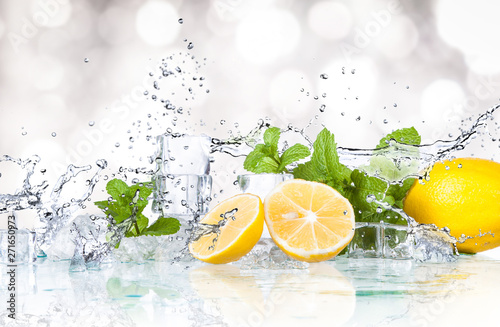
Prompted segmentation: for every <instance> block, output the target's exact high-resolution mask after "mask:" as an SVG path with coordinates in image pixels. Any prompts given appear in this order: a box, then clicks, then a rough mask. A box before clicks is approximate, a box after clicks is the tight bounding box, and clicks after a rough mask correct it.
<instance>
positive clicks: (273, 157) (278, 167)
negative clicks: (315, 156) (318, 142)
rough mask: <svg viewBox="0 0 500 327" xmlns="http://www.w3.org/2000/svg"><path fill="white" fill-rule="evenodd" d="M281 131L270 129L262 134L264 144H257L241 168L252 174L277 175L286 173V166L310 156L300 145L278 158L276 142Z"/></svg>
mask: <svg viewBox="0 0 500 327" xmlns="http://www.w3.org/2000/svg"><path fill="white" fill-rule="evenodd" d="M280 134H281V130H280V129H279V128H278V127H270V128H268V129H267V130H266V131H265V133H264V144H257V145H256V146H255V148H254V150H253V151H252V152H250V153H249V154H248V155H247V157H246V158H245V162H244V163H243V167H244V168H245V169H246V170H248V171H251V172H252V173H256V174H261V173H271V174H279V173H282V172H288V170H287V168H286V166H288V165H290V164H292V163H294V162H295V161H298V160H300V159H304V158H305V157H307V156H308V155H310V151H309V149H308V148H307V147H306V146H305V145H302V144H295V145H293V146H291V147H290V148H288V149H287V150H286V151H284V152H283V154H282V155H281V156H280V154H279V151H278V142H279V139H280Z"/></svg>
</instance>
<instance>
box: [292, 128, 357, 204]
mask: <svg viewBox="0 0 500 327" xmlns="http://www.w3.org/2000/svg"><path fill="white" fill-rule="evenodd" d="M350 175H351V170H350V169H349V168H347V167H346V166H344V165H343V164H341V163H340V161H339V156H338V153H337V144H336V143H335V137H334V135H333V134H332V133H330V131H328V129H326V128H324V129H323V130H322V131H321V132H320V133H319V134H318V136H317V138H316V141H314V144H313V153H312V156H311V160H310V161H309V162H306V163H305V164H300V165H298V167H297V168H295V169H294V170H293V176H294V177H295V178H300V179H305V180H309V181H316V182H320V183H324V184H328V185H330V186H332V187H333V188H335V189H336V190H337V191H339V192H340V193H341V194H342V195H344V196H345V194H346V192H347V189H348V187H349V185H350V184H351V177H350Z"/></svg>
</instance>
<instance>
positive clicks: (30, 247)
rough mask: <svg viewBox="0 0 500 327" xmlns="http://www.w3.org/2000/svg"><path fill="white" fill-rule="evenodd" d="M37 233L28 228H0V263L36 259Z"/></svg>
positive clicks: (14, 262)
mask: <svg viewBox="0 0 500 327" xmlns="http://www.w3.org/2000/svg"><path fill="white" fill-rule="evenodd" d="M35 239H36V234H35V233H34V232H32V231H29V230H27V229H11V230H7V229H1V230H0V263H4V264H22V263H32V262H34V261H36V252H35Z"/></svg>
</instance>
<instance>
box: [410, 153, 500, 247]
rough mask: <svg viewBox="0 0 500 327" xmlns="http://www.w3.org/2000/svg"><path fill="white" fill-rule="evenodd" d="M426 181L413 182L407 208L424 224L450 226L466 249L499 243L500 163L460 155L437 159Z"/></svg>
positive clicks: (494, 245) (461, 245)
mask: <svg viewBox="0 0 500 327" xmlns="http://www.w3.org/2000/svg"><path fill="white" fill-rule="evenodd" d="M429 177H430V179H429V180H428V181H425V182H424V183H422V182H419V181H418V180H417V181H415V183H414V184H413V185H412V187H411V188H410V190H409V191H408V194H407V195H406V198H405V200H404V207H403V209H404V211H405V212H406V213H407V214H408V215H410V216H411V217H413V218H415V220H416V221H417V222H419V223H422V224H435V225H436V226H438V227H440V228H442V227H448V228H449V229H450V230H451V235H452V236H454V237H456V238H457V239H458V238H459V237H460V236H462V235H465V236H467V237H470V239H467V240H466V241H465V242H464V243H457V248H458V250H459V251H460V252H463V253H477V252H481V251H485V250H489V249H492V248H495V247H497V246H499V245H500V163H497V162H494V161H490V160H485V159H476V158H460V159H454V160H450V161H446V162H444V163H441V162H439V163H436V164H435V165H434V166H433V167H432V170H431V171H430V174H429Z"/></svg>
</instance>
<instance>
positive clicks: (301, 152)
mask: <svg viewBox="0 0 500 327" xmlns="http://www.w3.org/2000/svg"><path fill="white" fill-rule="evenodd" d="M310 155H311V151H309V148H308V147H307V146H305V145H303V144H299V143H297V144H294V145H292V146H291V147H289V148H288V149H286V150H285V152H283V154H282V155H281V157H280V161H281V163H280V165H279V167H278V170H279V171H282V170H284V169H285V167H286V166H288V165H289V164H292V163H294V162H295V161H299V160H301V159H304V158H306V157H308V156H310Z"/></svg>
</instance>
